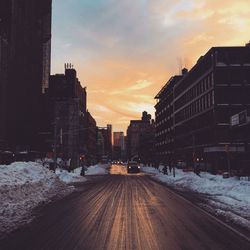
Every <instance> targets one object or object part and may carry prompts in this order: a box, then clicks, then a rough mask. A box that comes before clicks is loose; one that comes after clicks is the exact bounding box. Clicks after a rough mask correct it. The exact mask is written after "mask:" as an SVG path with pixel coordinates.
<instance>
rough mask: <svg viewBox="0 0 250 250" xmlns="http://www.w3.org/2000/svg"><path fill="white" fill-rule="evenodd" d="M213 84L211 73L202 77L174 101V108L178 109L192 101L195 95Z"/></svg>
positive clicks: (200, 93)
mask: <svg viewBox="0 0 250 250" xmlns="http://www.w3.org/2000/svg"><path fill="white" fill-rule="evenodd" d="M213 85H214V79H213V74H209V75H208V76H206V77H205V78H203V79H202V80H201V81H200V82H199V83H197V84H196V85H195V86H193V87H192V88H191V89H189V90H188V91H187V92H186V93H185V94H184V95H183V96H182V97H181V98H180V99H179V100H177V101H176V102H175V108H176V109H179V108H180V107H182V106H183V105H185V104H186V103H188V102H190V101H192V100H193V99H195V98H196V97H198V96H200V95H202V94H203V93H204V92H206V91H207V90H209V89H211V88H212V87H213Z"/></svg>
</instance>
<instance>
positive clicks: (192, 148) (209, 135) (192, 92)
mask: <svg viewBox="0 0 250 250" xmlns="http://www.w3.org/2000/svg"><path fill="white" fill-rule="evenodd" d="M249 96H250V46H249V45H248V46H242V47H213V48H211V49H210V50H209V51H208V52H207V53H206V54H205V55H204V56H202V57H200V59H199V60H198V61H197V63H196V65H195V66H194V67H193V68H192V69H191V70H190V71H189V73H188V74H186V75H185V76H184V77H182V78H181V79H180V80H179V81H178V83H176V84H175V86H174V114H173V115H174V130H175V146H174V147H175V154H176V158H177V160H183V161H185V162H186V164H187V165H188V166H196V165H199V166H202V167H204V168H206V169H210V170H214V171H216V170H218V169H224V170H225V169H229V168H232V169H235V170H237V169H239V168H240V167H241V163H240V162H239V161H237V159H238V160H239V159H243V158H244V159H245V158H249V156H250V152H249V143H250V138H249V136H248V132H246V131H245V132H243V130H242V133H243V134H244V135H242V136H241V137H238V138H236V137H232V136H231V134H232V127H231V126H230V118H231V117H232V116H233V115H235V114H237V113H240V112H242V111H244V110H248V109H249V107H250V98H249ZM245 160H246V159H245Z"/></svg>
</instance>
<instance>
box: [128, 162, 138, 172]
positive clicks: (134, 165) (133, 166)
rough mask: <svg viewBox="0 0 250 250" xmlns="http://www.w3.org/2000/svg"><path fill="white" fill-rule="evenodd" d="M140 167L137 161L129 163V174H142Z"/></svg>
mask: <svg viewBox="0 0 250 250" xmlns="http://www.w3.org/2000/svg"><path fill="white" fill-rule="evenodd" d="M140 168H141V167H140V165H139V164H138V163H137V162H136V161H129V162H128V165H127V172H128V173H139V172H140Z"/></svg>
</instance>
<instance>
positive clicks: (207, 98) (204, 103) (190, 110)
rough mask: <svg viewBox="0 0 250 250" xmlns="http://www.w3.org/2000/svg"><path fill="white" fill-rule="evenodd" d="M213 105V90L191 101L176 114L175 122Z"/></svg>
mask: <svg viewBox="0 0 250 250" xmlns="http://www.w3.org/2000/svg"><path fill="white" fill-rule="evenodd" d="M213 105H214V91H211V92H209V93H207V94H206V95H203V96H202V97H201V98H199V99H198V100H196V101H194V102H192V103H191V104H190V105H188V106H187V107H185V108H183V109H182V110H181V111H179V112H178V113H177V114H176V122H177V123H178V122H180V121H183V120H186V119H189V118H190V117H192V116H194V115H196V114H198V113H200V112H203V111H204V110H206V109H209V108H210V107H212V106H213Z"/></svg>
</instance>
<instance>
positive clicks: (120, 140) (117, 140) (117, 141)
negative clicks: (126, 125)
mask: <svg viewBox="0 0 250 250" xmlns="http://www.w3.org/2000/svg"><path fill="white" fill-rule="evenodd" d="M113 145H114V146H119V147H121V149H122V150H124V133H123V132H113Z"/></svg>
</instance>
